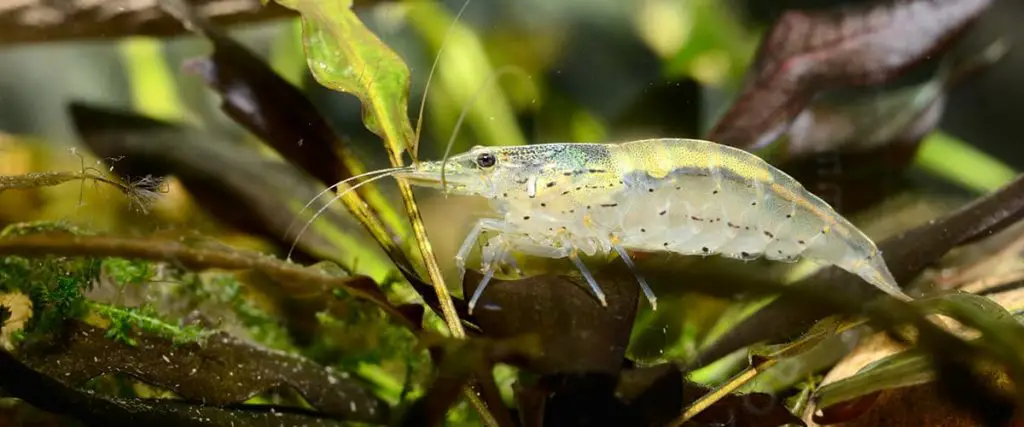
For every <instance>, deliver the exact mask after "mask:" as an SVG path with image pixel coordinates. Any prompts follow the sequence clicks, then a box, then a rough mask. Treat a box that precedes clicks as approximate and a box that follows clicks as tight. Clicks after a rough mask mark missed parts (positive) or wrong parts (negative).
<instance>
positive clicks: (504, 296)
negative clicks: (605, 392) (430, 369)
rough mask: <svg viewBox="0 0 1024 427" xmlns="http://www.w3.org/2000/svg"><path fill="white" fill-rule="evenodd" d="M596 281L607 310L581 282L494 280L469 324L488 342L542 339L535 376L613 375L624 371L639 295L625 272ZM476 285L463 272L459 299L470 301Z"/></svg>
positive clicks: (546, 278)
mask: <svg viewBox="0 0 1024 427" xmlns="http://www.w3.org/2000/svg"><path fill="white" fill-rule="evenodd" d="M596 277H597V278H598V280H599V281H600V283H601V289H602V290H603V291H604V292H605V294H606V295H607V298H608V306H607V307H602V306H601V304H600V303H599V302H598V301H597V299H596V298H595V297H594V295H593V294H592V293H591V291H590V289H589V287H587V284H586V282H585V281H583V279H582V278H568V277H564V276H553V275H542V276H534V277H529V278H525V279H519V280H509V281H504V280H493V281H492V282H491V283H490V284H489V285H487V289H486V290H485V291H484V293H483V294H482V295H481V297H480V300H479V303H478V305H477V308H476V310H475V311H474V312H473V316H472V319H473V320H474V322H475V323H476V324H477V325H479V327H480V329H481V330H482V331H483V333H484V334H485V335H486V336H488V337H492V338H511V337H515V336H520V335H525V334H537V335H538V336H540V339H541V343H542V344H543V345H542V346H541V348H542V349H543V353H542V354H541V355H540V356H539V357H537V358H535V359H533V360H532V361H531V362H532V363H533V365H532V366H531V369H532V370H533V371H535V372H538V373H541V374H569V373H581V374H582V373H602V374H609V375H615V374H617V373H618V372H619V371H620V370H621V369H622V360H623V357H624V356H625V352H626V344H627V343H628V341H629V332H630V329H631V328H632V326H633V319H634V318H635V316H636V308H637V298H638V295H639V294H638V292H639V289H638V286H637V284H636V278H635V277H634V276H633V275H631V274H630V273H629V272H628V271H621V270H620V271H611V270H604V271H602V272H601V273H599V274H598V275H597V276H596ZM480 279H481V276H480V275H479V274H478V273H476V272H473V271H469V272H467V273H466V278H465V280H464V282H463V295H472V294H473V291H475V290H476V286H477V284H479V283H480Z"/></svg>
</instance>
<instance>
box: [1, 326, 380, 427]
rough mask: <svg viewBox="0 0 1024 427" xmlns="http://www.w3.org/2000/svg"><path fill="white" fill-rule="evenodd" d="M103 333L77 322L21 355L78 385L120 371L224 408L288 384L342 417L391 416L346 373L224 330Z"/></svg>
mask: <svg viewBox="0 0 1024 427" xmlns="http://www.w3.org/2000/svg"><path fill="white" fill-rule="evenodd" d="M104 335H105V331H104V330H103V329H101V328H97V327H94V326H91V325H88V324H85V323H82V322H77V321H73V322H71V323H70V325H69V328H68V329H67V330H66V334H64V335H63V337H62V339H61V341H60V342H58V343H40V344H36V345H33V346H28V347H25V348H22V349H21V351H20V353H19V354H21V356H20V357H21V359H22V360H23V361H24V362H25V363H26V364H27V365H28V366H30V367H32V368H33V369H35V370H37V371H39V372H41V373H44V374H46V375H49V376H51V377H54V378H60V380H61V381H63V382H66V383H67V384H69V385H72V386H79V385H82V384H83V383H84V382H85V381H87V380H90V379H92V378H95V377H98V376H101V375H105V374H112V373H121V374H127V375H131V376H132V377H135V378H137V379H139V380H140V381H142V382H145V383H147V384H151V385H156V386H160V387H163V388H166V389H169V390H172V391H174V392H175V393H177V394H179V395H181V396H182V397H183V398H184V399H186V400H188V401H192V402H202V403H206V404H212V405H217V406H225V405H229V404H240V403H242V402H244V401H245V400H247V399H249V398H251V397H253V396H255V395H256V394H259V393H261V392H264V391H267V390H270V389H272V388H275V387H278V386H282V385H287V386H291V387H294V388H295V389H296V390H298V391H299V393H301V394H302V396H303V397H304V398H305V399H306V400H307V401H309V403H310V404H312V405H313V406H314V407H315V408H317V409H318V410H320V411H322V412H324V413H327V414H330V415H332V416H335V417H338V418H339V419H350V420H361V421H367V422H382V421H384V420H387V417H388V411H389V408H388V406H387V403H385V402H384V401H382V400H380V399H379V398H377V397H376V396H374V395H373V394H372V393H371V392H370V391H368V390H366V389H365V388H364V387H363V386H362V384H360V383H358V382H357V381H355V380H352V379H349V378H348V377H347V376H346V375H345V374H341V373H335V372H332V371H331V370H330V369H325V368H323V367H321V366H319V365H316V364H314V363H313V362H310V361H308V360H306V359H303V358H301V357H299V356H294V355H290V354H287V353H283V352H280V351H275V350H269V349H264V348H261V347H258V346H256V345H254V344H249V343H245V342H242V341H240V340H238V339H236V338H233V337H231V336H229V335H227V334H226V333H223V332H220V333H216V334H214V335H211V336H210V337H207V338H206V339H205V340H204V341H203V342H202V343H199V344H197V343H186V344H182V345H175V344H174V343H172V342H171V341H170V340H167V339H163V338H155V337H150V336H146V335H143V334H135V335H136V336H134V337H133V339H135V340H136V342H137V345H136V346H129V345H127V344H124V343H121V342H118V341H114V340H112V339H109V338H107V337H105V336H104Z"/></svg>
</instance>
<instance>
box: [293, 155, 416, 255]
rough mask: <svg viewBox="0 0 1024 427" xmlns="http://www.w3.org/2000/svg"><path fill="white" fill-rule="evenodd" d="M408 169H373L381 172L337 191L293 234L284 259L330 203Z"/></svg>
mask: <svg viewBox="0 0 1024 427" xmlns="http://www.w3.org/2000/svg"><path fill="white" fill-rule="evenodd" d="M409 169H410V168H391V169H387V170H386V171H387V172H384V171H374V172H378V173H381V175H377V176H375V177H373V178H370V179H367V180H366V181H363V182H360V183H358V184H356V185H353V186H352V187H351V188H347V189H345V191H342V192H341V193H338V195H337V196H334V197H333V198H331V200H330V201H328V202H327V203H326V204H324V206H323V207H322V208H320V209H319V210H317V211H316V213H315V214H313V217H312V218H310V219H309V221H306V224H305V225H303V226H302V229H301V230H299V234H297V235H296V236H295V240H293V241H292V246H291V247H290V248H288V256H287V258H286V259H292V252H295V246H296V245H298V243H299V239H300V238H301V237H302V235H303V234H305V233H306V230H307V229H308V228H309V226H310V225H313V223H314V222H316V220H317V218H320V215H323V213H324V211H326V210H327V208H330V207H331V205H332V204H334V202H337V201H338V200H341V198H342V197H345V195H346V194H348V193H349V192H351V191H353V190H355V189H357V188H359V187H362V186H363V185H366V184H369V183H371V182H373V181H376V180H378V179H381V178H387V177H389V176H392V175H394V174H395V173H397V172H400V171H402V170H409ZM368 173H369V172H367V174H368ZM362 175H366V174H362ZM357 176H361V175H357ZM352 178H356V177H352ZM352 178H349V179H346V180H345V181H348V180H350V179H352ZM339 184H341V183H338V184H335V185H333V186H332V187H334V186H337V185H339ZM320 194H323V192H321V193H320ZM319 198H320V196H317V197H315V198H314V199H313V200H314V201H315V200H317V199H319ZM310 203H312V202H310ZM306 206H307V207H308V206H309V205H308V204H307V205H306ZM289 228H290V227H289Z"/></svg>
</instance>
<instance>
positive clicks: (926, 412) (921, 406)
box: [810, 377, 1024, 427]
mask: <svg viewBox="0 0 1024 427" xmlns="http://www.w3.org/2000/svg"><path fill="white" fill-rule="evenodd" d="M989 380H990V381H992V382H994V383H996V384H997V385H998V386H999V387H1002V388H1004V390H1005V388H1006V387H1008V384H1006V382H1005V380H1006V379H1005V378H998V377H990V378H989ZM870 403H871V405H870V407H869V408H863V407H862V408H860V409H862V410H863V409H866V410H863V412H860V413H858V412H857V411H853V412H850V413H846V414H843V415H845V416H844V417H840V416H839V414H838V411H834V410H831V409H832V408H830V409H829V410H826V411H825V412H823V413H821V415H820V417H819V416H815V420H814V421H815V424H810V425H812V426H817V425H834V426H843V427H861V426H864V427H867V426H893V427H917V426H949V427H981V426H985V425H987V424H985V423H984V422H982V421H981V420H979V419H977V418H976V417H975V416H974V414H972V413H971V412H970V411H968V410H965V409H964V408H963V407H961V406H959V405H950V404H949V397H948V396H947V395H944V394H943V393H942V392H940V391H939V390H938V387H937V386H936V384H934V383H929V384H922V385H917V386H912V387H904V388H899V389H891V390H885V391H882V392H880V393H879V394H878V396H877V397H874V398H873V399H871V402H870ZM862 406H863V405H862ZM836 409H840V408H836ZM854 415H855V416H856V417H855V418H852V419H850V418H847V417H852V416H854ZM844 418H845V419H844ZM830 420H832V422H829V421H830ZM837 421H840V422H837ZM826 423H827V424H826ZM1005 425H1009V426H1024V417H1021V416H1020V415H1019V414H1018V415H1017V416H1015V417H1014V418H1013V420H1012V421H1011V423H1010V424H1005Z"/></svg>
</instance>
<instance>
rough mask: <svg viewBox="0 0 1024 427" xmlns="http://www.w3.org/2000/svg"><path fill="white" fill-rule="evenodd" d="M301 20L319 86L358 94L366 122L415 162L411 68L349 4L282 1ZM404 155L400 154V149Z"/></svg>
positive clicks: (337, 0)
mask: <svg viewBox="0 0 1024 427" xmlns="http://www.w3.org/2000/svg"><path fill="white" fill-rule="evenodd" d="M278 3H279V4H281V5H282V6H284V7H287V8H289V9H293V10H296V11H298V12H299V13H300V14H301V15H302V36H303V37H302V42H303V45H304V47H305V50H306V61H307V63H308V65H309V69H310V70H311V71H312V72H313V77H314V78H316V80H317V82H319V83H320V84H321V85H324V86H326V87H328V88H330V89H333V90H336V91H339V92H345V93H349V94H352V95H355V96H356V97H358V98H359V100H360V101H361V102H362V105H363V122H364V123H366V127H367V128H368V129H369V130H370V131H372V132H373V133H375V134H377V135H378V136H380V137H381V138H382V139H383V140H384V141H385V142H386V143H387V144H389V145H392V146H396V145H397V146H399V147H401V148H402V149H408V150H409V154H410V155H411V156H413V158H415V157H416V152H417V150H416V148H417V147H416V141H414V139H415V138H414V137H413V130H412V125H411V123H410V122H409V116H408V110H409V94H408V92H409V79H410V77H409V67H407V66H406V65H405V62H403V61H402V59H401V58H400V57H399V56H398V54H396V53H395V52H394V51H393V50H391V48H389V47H388V46H387V45H386V44H384V43H383V42H382V41H381V40H380V39H379V38H377V36H376V35H375V34H373V32H372V31H370V30H369V29H368V28H366V26H364V25H363V23H362V21H360V20H359V17H358V16H356V14H355V12H353V11H352V1H351V0H278ZM396 151H400V150H396Z"/></svg>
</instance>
